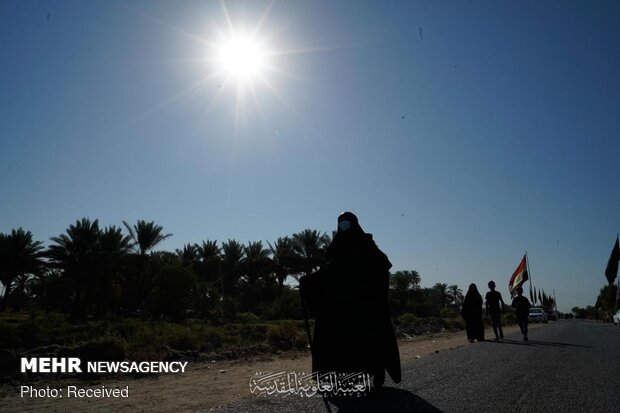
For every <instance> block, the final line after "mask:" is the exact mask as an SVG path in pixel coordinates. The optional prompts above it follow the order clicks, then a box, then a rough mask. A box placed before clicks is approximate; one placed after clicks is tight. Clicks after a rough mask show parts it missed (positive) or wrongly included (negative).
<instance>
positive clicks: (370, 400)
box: [324, 387, 442, 413]
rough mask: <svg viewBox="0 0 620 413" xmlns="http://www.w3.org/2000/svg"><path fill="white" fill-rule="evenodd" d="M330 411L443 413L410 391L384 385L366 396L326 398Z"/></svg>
mask: <svg viewBox="0 0 620 413" xmlns="http://www.w3.org/2000/svg"><path fill="white" fill-rule="evenodd" d="M324 401H325V410H326V412H328V413H336V412H338V413H357V412H364V413H365V412H373V413H374V412H381V413H401V412H416V413H442V412H441V410H439V409H438V408H436V407H435V406H433V405H432V404H430V403H429V402H427V401H426V400H424V399H422V398H421V397H419V396H416V395H415V394H413V393H411V392H410V391H407V390H403V389H397V388H391V387H383V388H380V389H377V390H375V391H374V392H373V393H371V394H370V395H368V396H365V397H342V398H329V399H324Z"/></svg>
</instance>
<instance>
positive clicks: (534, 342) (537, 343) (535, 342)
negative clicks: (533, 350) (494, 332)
mask: <svg viewBox="0 0 620 413" xmlns="http://www.w3.org/2000/svg"><path fill="white" fill-rule="evenodd" d="M485 342H486V343H493V344H516V345H519V346H551V347H580V348H594V347H592V346H583V345H581V344H570V343H555V342H552V341H538V340H530V341H517V340H506V339H501V340H487V341H485Z"/></svg>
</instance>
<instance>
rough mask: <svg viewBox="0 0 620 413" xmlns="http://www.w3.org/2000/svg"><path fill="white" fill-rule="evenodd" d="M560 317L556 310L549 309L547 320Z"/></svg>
mask: <svg viewBox="0 0 620 413" xmlns="http://www.w3.org/2000/svg"><path fill="white" fill-rule="evenodd" d="M557 319H558V315H557V313H556V312H555V311H553V310H549V311H547V320H551V321H556V320H557Z"/></svg>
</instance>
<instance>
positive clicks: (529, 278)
mask: <svg viewBox="0 0 620 413" xmlns="http://www.w3.org/2000/svg"><path fill="white" fill-rule="evenodd" d="M525 266H526V267H527V278H528V280H529V281H530V295H531V292H532V286H533V285H534V284H533V283H532V273H531V272H530V257H529V256H528V255H527V250H525ZM533 304H534V303H532V305H533Z"/></svg>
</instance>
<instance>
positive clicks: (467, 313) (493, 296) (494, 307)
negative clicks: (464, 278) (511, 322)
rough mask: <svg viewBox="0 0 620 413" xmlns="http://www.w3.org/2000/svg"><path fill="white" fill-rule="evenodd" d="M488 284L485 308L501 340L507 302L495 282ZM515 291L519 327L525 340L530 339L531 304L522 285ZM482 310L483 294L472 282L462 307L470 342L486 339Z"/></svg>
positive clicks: (496, 335) (496, 334)
mask: <svg viewBox="0 0 620 413" xmlns="http://www.w3.org/2000/svg"><path fill="white" fill-rule="evenodd" d="M488 285H489V291H488V292H487V293H486V295H485V301H484V309H485V311H486V315H487V316H488V317H489V318H490V319H491V325H492V326H493V333H494V334H495V340H500V339H502V338H504V331H503V330H502V313H503V312H504V306H505V303H504V300H503V299H502V294H501V293H500V292H499V291H496V290H495V282H493V281H489V284H488ZM515 291H516V293H517V295H516V296H515V298H514V299H513V300H512V305H511V306H512V307H513V308H514V309H515V311H516V313H517V324H519V328H520V329H521V333H522V334H523V341H528V338H527V322H528V316H529V310H530V307H531V304H530V301H529V300H528V299H527V297H525V296H524V295H523V289H522V288H521V287H518V288H516V290H515ZM482 312H483V305H482V296H481V295H480V293H479V292H478V287H476V284H471V285H470V286H469V290H468V291H467V294H466V295H465V300H464V301H463V307H462V309H461V316H462V317H463V319H464V320H465V332H466V334H467V339H468V340H469V342H470V343H473V342H474V341H475V340H477V341H484V324H483V322H482Z"/></svg>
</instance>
